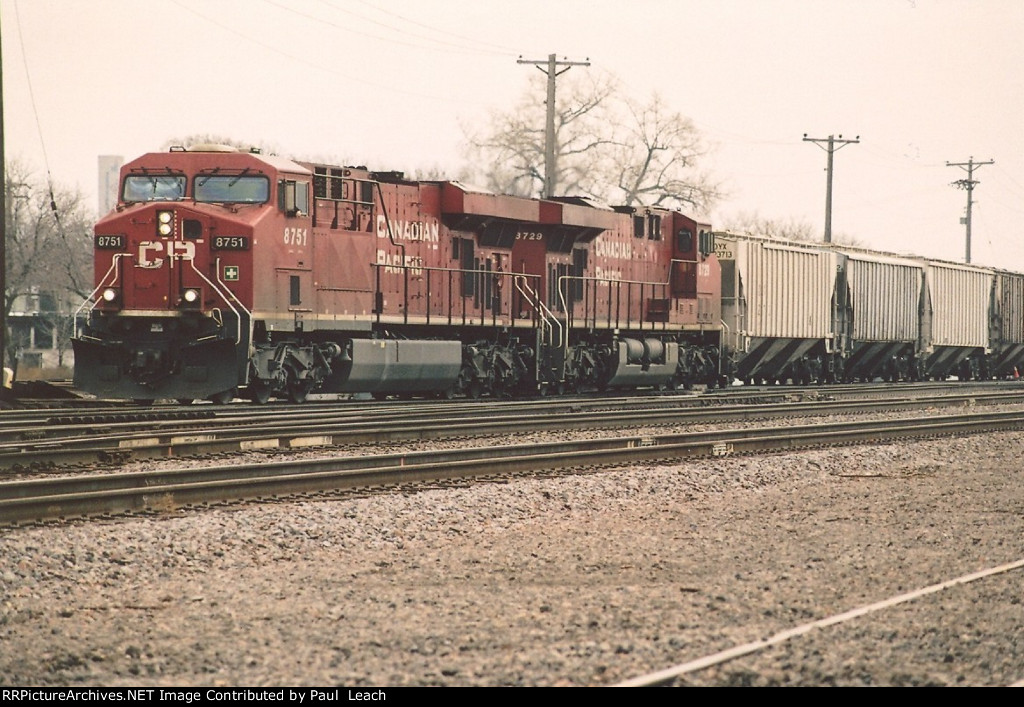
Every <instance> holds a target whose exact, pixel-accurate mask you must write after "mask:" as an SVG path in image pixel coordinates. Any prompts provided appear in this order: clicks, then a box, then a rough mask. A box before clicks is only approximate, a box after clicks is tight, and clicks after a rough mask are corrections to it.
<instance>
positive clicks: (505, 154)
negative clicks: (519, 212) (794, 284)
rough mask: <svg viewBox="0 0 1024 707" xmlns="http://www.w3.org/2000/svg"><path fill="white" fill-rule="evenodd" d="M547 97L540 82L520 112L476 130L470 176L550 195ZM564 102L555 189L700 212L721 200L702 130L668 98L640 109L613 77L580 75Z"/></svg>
mask: <svg viewBox="0 0 1024 707" xmlns="http://www.w3.org/2000/svg"><path fill="white" fill-rule="evenodd" d="M544 95H545V91H544V86H543V83H542V78H540V77H537V78H534V79H532V80H531V83H530V87H529V88H528V90H527V92H526V93H525V94H524V95H523V96H522V97H521V98H520V100H519V102H518V103H517V104H516V106H515V107H514V108H512V109H511V110H509V111H494V112H492V113H491V116H490V119H489V120H488V121H487V122H486V123H485V125H484V127H483V128H481V129H480V130H478V131H477V132H475V133H470V132H469V131H466V142H467V147H466V151H465V153H466V158H467V162H468V166H467V168H466V170H465V173H464V175H463V178H465V179H467V180H468V181H473V182H476V183H479V184H480V185H481V186H484V187H487V188H488V189H491V190H492V191H496V192H501V193H507V194H515V195H518V196H537V195H539V194H541V193H542V191H543V186H544V115H545V111H546V107H545V105H544V101H543V99H542V98H541V96H544ZM556 101H557V105H556V106H555V155H556V170H555V174H556V179H555V182H556V184H555V186H556V189H555V193H560V194H572V195H586V196H590V197H593V198H595V199H599V200H602V201H608V202H612V203H618V204H625V205H661V206H667V207H686V208H688V209H691V210H696V211H700V212H704V211H706V210H707V209H708V208H710V206H711V205H712V204H713V203H714V201H715V200H716V199H718V198H719V197H720V196H721V193H720V190H719V187H718V185H717V184H715V183H713V182H712V180H711V179H710V178H709V177H708V176H707V175H706V174H702V173H700V172H699V171H698V170H697V163H698V162H699V160H700V158H702V157H703V156H704V155H705V154H706V153H707V148H706V147H705V145H704V144H703V141H702V139H701V136H700V134H699V131H698V130H697V129H696V127H695V126H694V125H693V123H692V121H690V120H689V119H687V118H685V117H684V116H682V115H681V114H680V113H678V112H676V111H672V110H670V109H668V108H667V107H666V106H665V104H664V102H663V101H662V100H661V98H660V97H659V96H658V95H656V94H655V95H654V96H652V97H651V99H650V101H649V102H647V103H639V102H637V101H634V100H633V99H631V98H629V97H627V96H625V95H624V94H623V92H622V91H621V90H620V88H619V86H618V82H617V81H615V80H614V79H613V78H610V77H607V76H604V77H602V75H600V74H599V75H598V78H596V79H595V78H593V77H592V75H591V74H590V73H589V72H579V74H577V75H576V76H573V75H572V74H567V75H566V76H564V77H562V78H560V79H559V85H558V94H557V97H556Z"/></svg>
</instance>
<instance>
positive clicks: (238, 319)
mask: <svg viewBox="0 0 1024 707" xmlns="http://www.w3.org/2000/svg"><path fill="white" fill-rule="evenodd" d="M175 257H176V258H178V260H188V262H189V263H190V264H191V265H192V270H193V271H194V272H195V274H196V275H198V276H199V277H200V278H201V279H202V280H203V282H205V283H206V284H208V285H209V286H210V288H211V289H212V290H213V291H214V292H216V293H217V294H218V295H220V298H221V299H222V300H224V304H226V305H227V306H228V307H230V308H231V311H232V312H234V313H235V346H237V345H238V344H240V343H241V342H242V316H241V315H240V314H239V313H238V310H237V309H235V305H233V304H231V299H234V300H235V301H236V302H238V306H239V307H241V308H242V309H243V310H244V311H245V313H246V314H247V315H248V319H249V322H250V326H251V322H252V313H251V312H250V311H249V310H248V309H246V308H245V305H243V304H242V303H241V302H239V301H238V298H237V297H235V295H234V293H233V292H231V290H230V289H228V288H227V285H225V286H224V289H225V290H227V292H228V293H229V294H230V295H231V297H230V298H229V297H227V296H225V295H224V292H222V291H221V289H220V288H219V287H218V286H217V285H216V284H215V283H214V282H213V281H212V280H210V278H208V277H207V276H206V275H204V274H203V273H202V272H201V271H200V270H199V268H197V267H196V261H195V258H194V257H189V256H186V255H177V256H175ZM215 267H216V268H217V278H218V279H220V258H217V260H216V262H215Z"/></svg>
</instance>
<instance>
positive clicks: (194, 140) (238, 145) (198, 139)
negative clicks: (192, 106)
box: [161, 133, 278, 155]
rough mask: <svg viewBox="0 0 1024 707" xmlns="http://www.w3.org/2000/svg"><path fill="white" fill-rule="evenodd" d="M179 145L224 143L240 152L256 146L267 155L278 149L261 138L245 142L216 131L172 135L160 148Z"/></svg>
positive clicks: (275, 152)
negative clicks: (181, 135) (179, 135)
mask: <svg viewBox="0 0 1024 707" xmlns="http://www.w3.org/2000/svg"><path fill="white" fill-rule="evenodd" d="M179 145H180V146H181V147H195V146H197V145H226V146H228V147H233V148H235V149H237V150H241V151H242V152H249V151H250V150H252V149H253V148H256V149H258V150H259V151H260V152H263V153H265V154H268V155H276V154H278V149H277V147H276V146H275V145H272V144H270V143H266V142H263V141H262V140H261V141H259V142H246V141H245V140H238V139H235V138H232V137H227V136H224V135H218V134H217V133H193V134H191V135H186V136H184V137H173V138H171V139H170V140H168V141H166V142H165V143H164V144H163V146H162V148H161V149H162V150H169V149H170V148H172V147H177V146H179Z"/></svg>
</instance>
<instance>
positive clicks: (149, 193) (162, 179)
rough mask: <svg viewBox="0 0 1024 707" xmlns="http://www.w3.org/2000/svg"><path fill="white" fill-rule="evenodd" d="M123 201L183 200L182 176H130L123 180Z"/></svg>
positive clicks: (183, 186)
mask: <svg viewBox="0 0 1024 707" xmlns="http://www.w3.org/2000/svg"><path fill="white" fill-rule="evenodd" d="M121 196H122V198H123V199H124V201H126V202H129V203H136V202H140V201H181V200H182V199H184V198H185V175H184V174H160V175H156V174H130V175H128V176H127V177H125V179H124V191H123V192H122V194H121Z"/></svg>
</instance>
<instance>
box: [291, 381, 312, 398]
mask: <svg viewBox="0 0 1024 707" xmlns="http://www.w3.org/2000/svg"><path fill="white" fill-rule="evenodd" d="M312 389H313V384H312V383H311V382H310V381H306V380H297V381H296V380H293V381H289V382H288V400H289V402H293V403H304V402H306V398H308V397H309V391H310V390H312Z"/></svg>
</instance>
